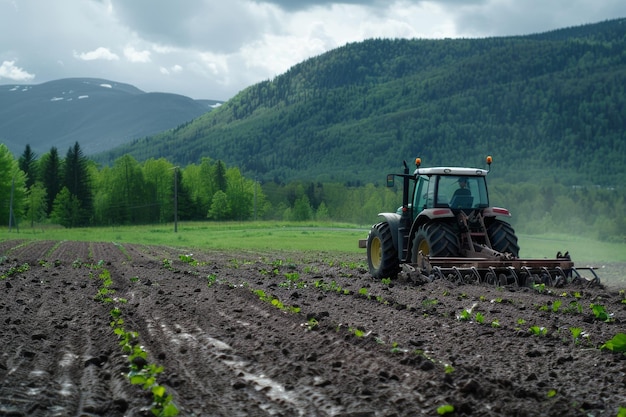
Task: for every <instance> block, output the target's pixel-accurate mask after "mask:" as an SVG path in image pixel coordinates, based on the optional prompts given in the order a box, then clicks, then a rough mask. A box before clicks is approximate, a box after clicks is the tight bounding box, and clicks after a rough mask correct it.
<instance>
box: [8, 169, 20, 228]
mask: <svg viewBox="0 0 626 417" xmlns="http://www.w3.org/2000/svg"><path fill="white" fill-rule="evenodd" d="M14 190H15V175H13V180H12V181H11V200H10V202H9V232H10V231H11V230H12V229H13V222H14V221H15V219H14V218H13V192H14ZM16 226H17V225H16ZM18 231H19V230H18Z"/></svg>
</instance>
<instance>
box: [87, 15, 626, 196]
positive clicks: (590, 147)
mask: <svg viewBox="0 0 626 417" xmlns="http://www.w3.org/2000/svg"><path fill="white" fill-rule="evenodd" d="M624 50H626V19H617V20H612V21H607V22H602V23H598V24H593V25H586V26H581V27H574V28H568V29H563V30H558V31H553V32H549V33H544V34H537V35H531V36H521V37H506V38H487V39H444V40H400V39H395V40H391V39H372V40H368V41H365V42H360V43H354V44H348V45H346V46H343V47H341V48H338V49H336V50H333V51H330V52H328V53H326V54H323V55H321V56H319V57H315V58H312V59H309V60H307V61H305V62H302V63H300V64H298V65H296V66H294V67H292V68H291V69H290V70H289V71H287V72H286V73H285V74H282V75H280V76H278V77H276V78H275V79H273V80H268V81H265V82H261V83H259V84H256V85H253V86H251V87H249V88H247V89H245V90H244V91H242V92H241V93H240V94H238V95H237V96H236V97H234V98H233V99H232V100H230V101H228V102H227V103H225V104H224V105H223V106H222V107H220V108H219V109H217V110H216V111H213V112H211V113H208V114H206V115H203V116H202V117H200V118H198V119H196V120H195V121H193V122H192V123H190V124H187V125H184V126H180V127H179V128H177V129H174V130H172V131H167V132H165V133H162V134H159V135H156V136H152V137H148V138H144V139H141V140H136V141H134V142H132V144H130V145H127V146H122V147H120V148H117V149H116V150H115V152H112V153H108V154H106V155H100V156H98V157H97V159H98V160H99V161H101V162H105V163H112V162H113V161H114V160H115V159H117V158H118V157H120V156H122V155H124V154H127V153H128V154H130V155H132V156H133V157H134V158H136V159H137V160H139V161H143V160H147V159H149V158H158V157H161V156H163V157H166V158H167V159H168V160H170V161H173V163H176V164H180V165H187V164H190V163H198V162H199V161H200V159H201V158H202V157H210V158H213V159H219V160H223V161H225V163H227V164H228V165H233V166H238V167H240V168H241V170H242V173H244V174H245V175H246V176H248V177H256V178H258V179H259V180H264V181H270V180H274V181H275V182H288V181H292V180H297V179H299V180H304V181H314V182H340V183H344V184H365V183H368V182H376V183H381V182H382V180H383V179H384V174H386V173H387V172H390V171H396V170H398V169H399V167H401V163H402V160H403V159H408V160H410V159H412V158H413V157H415V156H421V157H422V159H423V161H424V164H425V165H429V166H432V165H439V164H445V165H470V166H472V165H481V161H482V159H483V157H484V156H485V155H487V154H492V155H493V156H494V159H495V161H496V166H497V173H496V179H497V180H502V181H506V182H525V181H545V180H547V181H548V182H557V183H560V184H564V185H581V184H583V185H584V184H587V185H591V184H593V185H600V186H609V187H612V186H617V185H619V184H620V182H621V181H622V179H623V178H625V177H626V137H625V136H626V133H625V131H624V126H625V125H626V106H625V104H626V91H625V86H626V54H624Z"/></svg>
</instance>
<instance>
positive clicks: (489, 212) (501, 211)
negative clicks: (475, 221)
mask: <svg viewBox="0 0 626 417" xmlns="http://www.w3.org/2000/svg"><path fill="white" fill-rule="evenodd" d="M498 216H504V217H511V212H510V211H508V210H507V209H505V208H501V207H487V208H485V209H484V210H483V217H498Z"/></svg>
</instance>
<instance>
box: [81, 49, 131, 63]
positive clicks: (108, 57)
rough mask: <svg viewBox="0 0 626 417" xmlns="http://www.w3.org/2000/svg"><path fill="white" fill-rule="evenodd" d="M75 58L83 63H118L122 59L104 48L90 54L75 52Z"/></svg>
mask: <svg viewBox="0 0 626 417" xmlns="http://www.w3.org/2000/svg"><path fill="white" fill-rule="evenodd" d="M74 57H75V58H76V59H80V60H83V61H95V60H104V61H117V60H119V59H120V57H119V56H117V55H116V54H114V53H113V52H111V51H110V50H109V48H104V47H102V46H101V47H99V48H97V49H94V50H93V51H89V52H83V53H78V52H74Z"/></svg>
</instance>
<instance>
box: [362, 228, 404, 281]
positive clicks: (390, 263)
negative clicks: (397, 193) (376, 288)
mask: <svg viewBox="0 0 626 417" xmlns="http://www.w3.org/2000/svg"><path fill="white" fill-rule="evenodd" d="M367 263H368V265H369V269H370V274H371V275H372V276H373V277H374V278H376V279H382V278H395V277H396V276H397V275H398V272H399V270H400V263H399V261H398V250H397V249H396V247H395V246H394V245H393V238H392V236H391V229H390V227H389V223H386V222H381V223H377V224H375V225H374V226H372V228H371V230H370V233H369V235H368V236H367Z"/></svg>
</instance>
